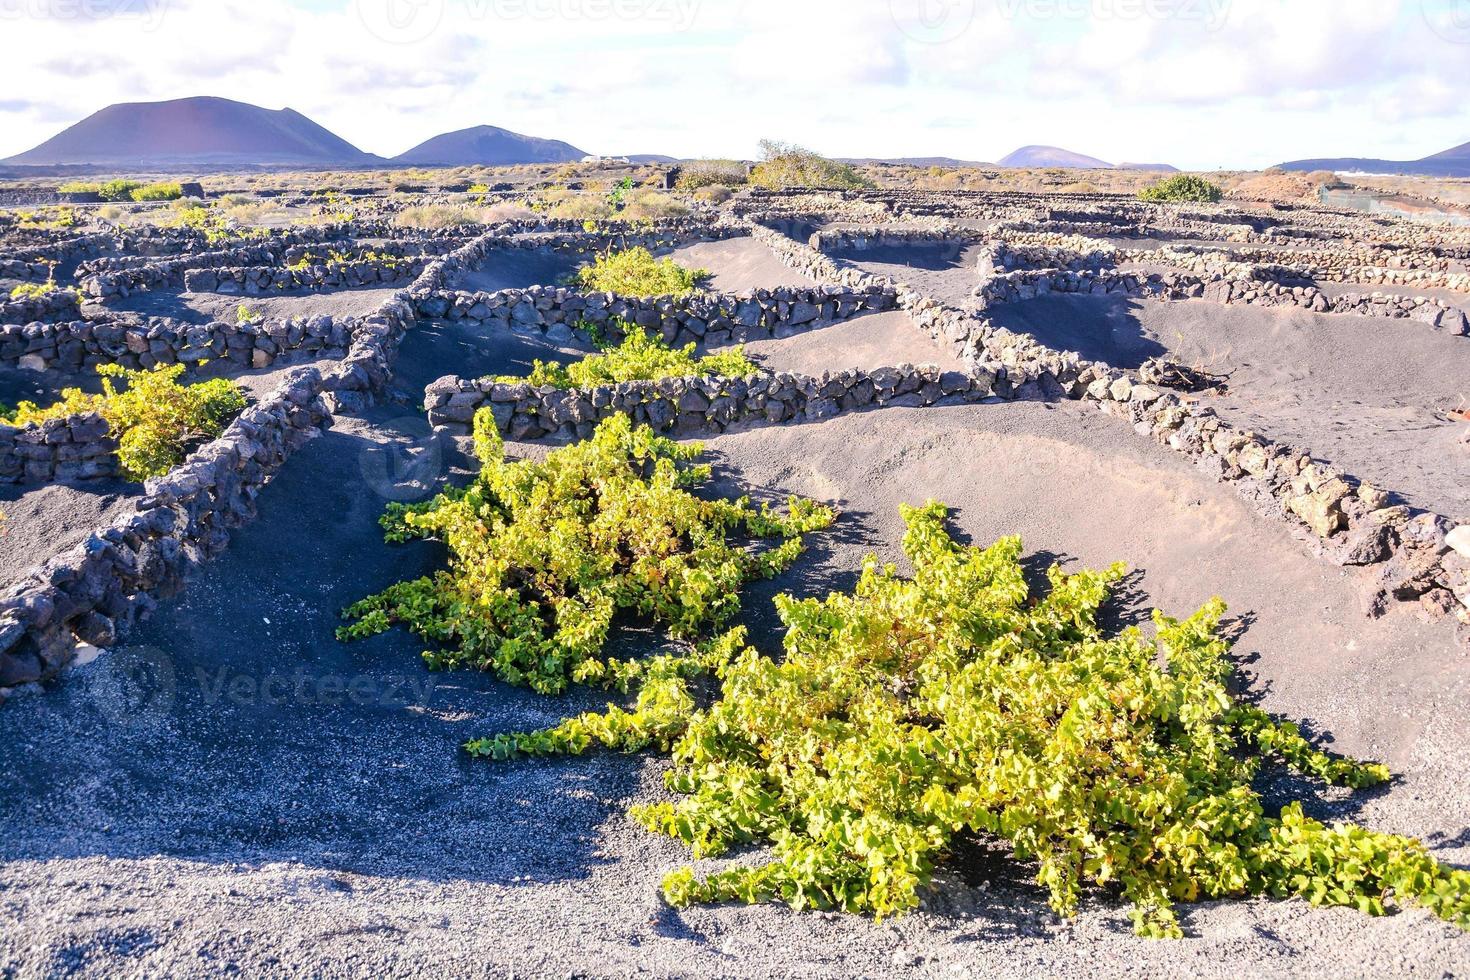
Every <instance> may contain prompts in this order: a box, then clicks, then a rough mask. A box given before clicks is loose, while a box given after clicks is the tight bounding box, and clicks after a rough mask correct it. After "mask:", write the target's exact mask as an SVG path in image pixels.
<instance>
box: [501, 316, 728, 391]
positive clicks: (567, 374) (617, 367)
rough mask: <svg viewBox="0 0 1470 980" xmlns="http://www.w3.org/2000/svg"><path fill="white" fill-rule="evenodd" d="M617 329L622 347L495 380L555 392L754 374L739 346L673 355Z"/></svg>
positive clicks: (631, 327) (631, 328) (636, 330)
mask: <svg viewBox="0 0 1470 980" xmlns="http://www.w3.org/2000/svg"><path fill="white" fill-rule="evenodd" d="M619 328H620V329H621V330H623V331H625V335H624V337H623V342H622V343H621V344H618V345H617V346H616V347H614V346H604V347H602V353H601V354H591V355H589V356H587V357H584V358H582V359H581V360H580V361H575V362H573V363H571V364H558V363H555V362H548V361H540V360H538V361H536V362H535V366H534V368H533V370H532V371H531V373H530V374H529V375H528V376H526V377H524V378H514V377H505V378H501V379H500V380H502V381H524V382H526V383H527V384H533V385H552V386H554V387H557V388H596V387H598V386H599V385H609V384H617V383H618V382H620V381H657V380H658V379H659V378H692V377H720V378H743V377H746V376H747V375H751V374H755V372H756V366H755V365H754V364H753V363H751V361H750V359H749V358H748V357H746V356H745V348H744V347H734V348H732V349H730V350H727V351H720V352H719V353H717V354H708V355H706V356H704V357H696V356H695V354H694V351H695V345H694V344H689V345H687V346H685V347H683V348H680V349H678V350H675V349H673V348H671V347H669V345H668V344H666V343H664V341H663V338H662V337H659V336H657V335H650V334H649V333H648V332H647V331H645V330H644V329H643V328H642V327H640V326H638V325H637V324H630V323H621V324H619Z"/></svg>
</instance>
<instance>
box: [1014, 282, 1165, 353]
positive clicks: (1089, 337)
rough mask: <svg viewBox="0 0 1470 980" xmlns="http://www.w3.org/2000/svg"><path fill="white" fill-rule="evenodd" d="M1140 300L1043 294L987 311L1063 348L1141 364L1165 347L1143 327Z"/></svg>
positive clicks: (1052, 344) (1025, 331)
mask: <svg viewBox="0 0 1470 980" xmlns="http://www.w3.org/2000/svg"><path fill="white" fill-rule="evenodd" d="M1140 306H1141V304H1140V302H1139V301H1138V300H1135V299H1127V298H1124V297H1116V296H1056V295H1052V296H1038V297H1036V298H1035V299H1028V300H1022V301H1020V302H1017V303H1002V304H998V305H996V306H992V307H991V308H990V309H989V311H988V313H987V315H988V316H989V317H990V319H991V321H992V322H994V323H995V325H996V326H998V327H1005V328H1006V329H1008V330H1014V331H1017V332H1019V333H1029V334H1031V335H1032V336H1033V337H1035V338H1036V339H1037V340H1039V341H1040V342H1041V343H1043V344H1046V345H1047V346H1049V347H1054V348H1056V349H1058V350H1068V351H1076V352H1077V353H1078V354H1080V355H1081V356H1082V357H1084V358H1086V359H1087V360H1093V361H1104V362H1106V363H1108V364H1111V365H1112V366H1113V367H1119V368H1137V367H1138V366H1139V365H1141V364H1142V363H1143V362H1144V361H1146V360H1148V359H1149V358H1150V357H1157V356H1159V355H1161V354H1164V353H1166V348H1165V347H1164V345H1163V344H1161V343H1159V342H1158V341H1157V340H1155V339H1154V338H1153V337H1151V336H1149V335H1148V334H1147V333H1146V332H1145V331H1144V329H1143V324H1142V322H1141V321H1140V320H1139V318H1138V312H1137V311H1138V310H1139V308H1140Z"/></svg>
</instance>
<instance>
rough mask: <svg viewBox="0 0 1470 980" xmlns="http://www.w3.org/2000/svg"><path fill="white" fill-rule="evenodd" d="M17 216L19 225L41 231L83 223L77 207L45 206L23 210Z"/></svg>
mask: <svg viewBox="0 0 1470 980" xmlns="http://www.w3.org/2000/svg"><path fill="white" fill-rule="evenodd" d="M15 217H16V224H17V226H18V227H21V228H33V229H37V230H41V231H63V230H65V229H67V228H75V227H76V226H77V225H79V224H81V223H82V219H81V218H79V217H77V212H76V209H75V208H68V207H44V208H37V209H36V210H34V211H21V212H19V213H17V214H16V216H15Z"/></svg>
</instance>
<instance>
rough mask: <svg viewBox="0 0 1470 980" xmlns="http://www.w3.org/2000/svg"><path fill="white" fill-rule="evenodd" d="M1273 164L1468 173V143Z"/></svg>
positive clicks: (1300, 167) (1297, 167) (1299, 167)
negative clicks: (1392, 156) (1386, 155)
mask: <svg viewBox="0 0 1470 980" xmlns="http://www.w3.org/2000/svg"><path fill="white" fill-rule="evenodd" d="M1277 166H1279V167H1281V168H1282V169H1283V170H1361V171H1366V172H1368V173H1388V174H1412V175H1415V176H1421V177H1470V143H1461V144H1460V145H1459V146H1452V147H1450V148H1449V149H1448V150H1442V151H1440V152H1439V153H1434V154H1431V155H1430V156H1427V157H1422V158H1420V159H1418V160H1378V159H1374V158H1372V157H1322V158H1321V159H1317V160H1290V161H1288V162H1286V163H1281V164H1277Z"/></svg>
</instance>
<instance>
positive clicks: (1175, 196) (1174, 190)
mask: <svg viewBox="0 0 1470 980" xmlns="http://www.w3.org/2000/svg"><path fill="white" fill-rule="evenodd" d="M1138 199H1139V200H1140V201H1154V202H1168V201H1196V202H1203V203H1214V202H1215V201H1218V200H1220V188H1219V187H1217V186H1215V185H1214V184H1212V183H1210V182H1209V181H1208V180H1205V179H1204V178H1203V177H1196V176H1195V175H1194V174H1175V175H1174V176H1172V177H1166V178H1164V179H1163V180H1161V181H1159V182H1158V183H1157V184H1155V185H1154V186H1152V187H1146V188H1144V189H1143V190H1141V191H1139V192H1138Z"/></svg>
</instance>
